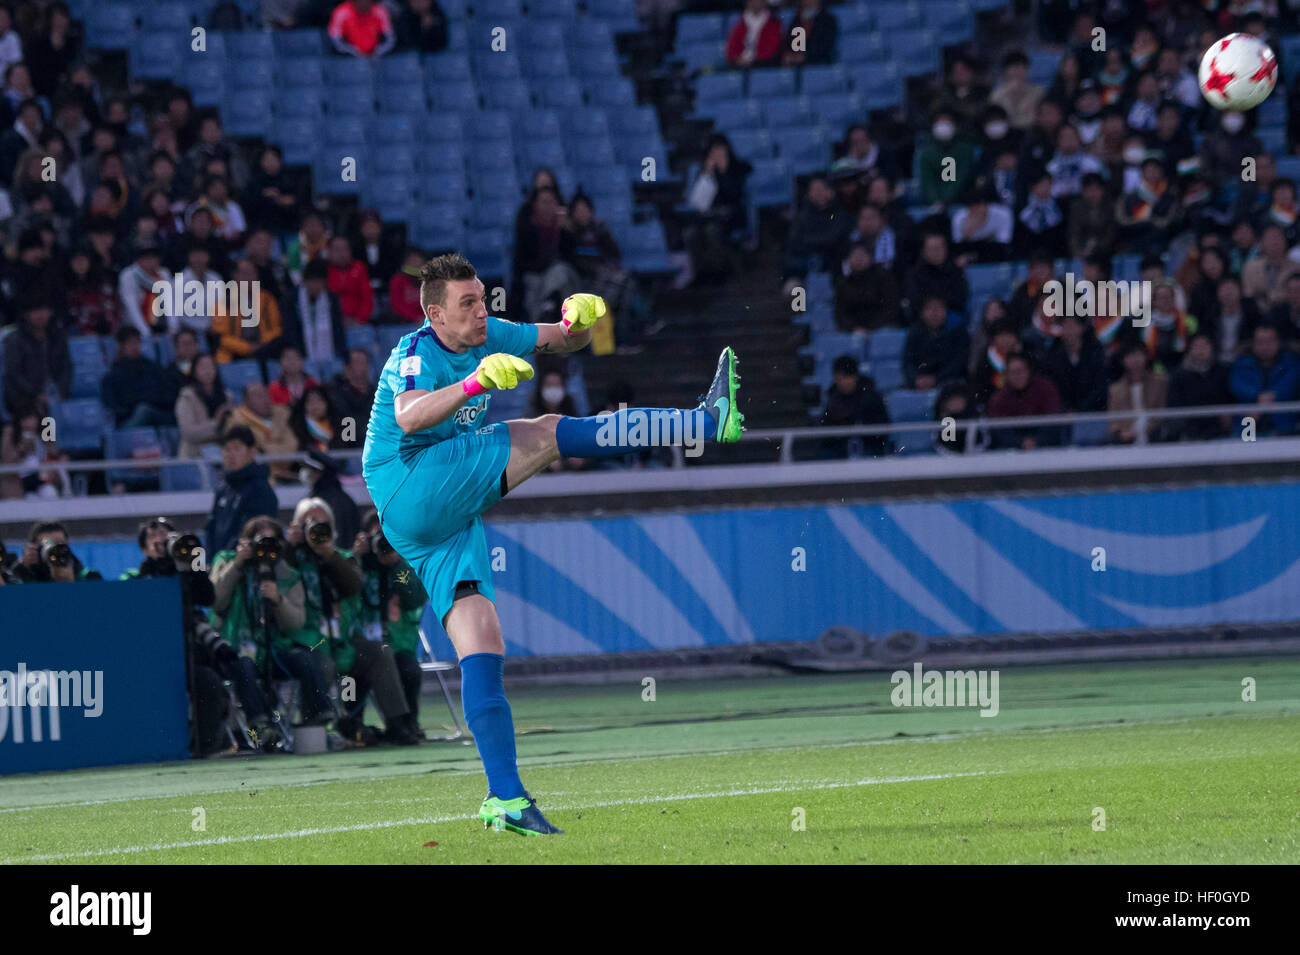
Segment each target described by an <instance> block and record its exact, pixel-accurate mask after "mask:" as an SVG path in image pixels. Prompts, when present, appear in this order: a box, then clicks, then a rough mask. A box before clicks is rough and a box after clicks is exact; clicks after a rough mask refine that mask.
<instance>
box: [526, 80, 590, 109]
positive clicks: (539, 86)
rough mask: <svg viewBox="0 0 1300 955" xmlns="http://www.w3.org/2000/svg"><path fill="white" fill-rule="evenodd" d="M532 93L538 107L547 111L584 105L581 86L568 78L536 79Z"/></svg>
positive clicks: (584, 99) (584, 100)
mask: <svg viewBox="0 0 1300 955" xmlns="http://www.w3.org/2000/svg"><path fill="white" fill-rule="evenodd" d="M533 91H534V93H535V94H536V96H537V103H538V105H539V106H542V107H544V108H547V109H576V108H579V107H582V106H585V105H586V93H585V91H584V90H583V88H582V84H581V83H579V82H578V81H577V80H576V79H573V78H572V77H569V76H563V77H546V78H541V79H538V80H536V81H535V82H534V84H533Z"/></svg>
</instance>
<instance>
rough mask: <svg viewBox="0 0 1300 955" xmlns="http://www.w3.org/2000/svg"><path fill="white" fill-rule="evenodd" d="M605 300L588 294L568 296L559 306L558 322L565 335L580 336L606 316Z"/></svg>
mask: <svg viewBox="0 0 1300 955" xmlns="http://www.w3.org/2000/svg"><path fill="white" fill-rule="evenodd" d="M608 312H609V308H608V307H607V306H606V305H605V300H604V299H603V298H601V297H600V296H599V295H592V294H591V293H590V292H579V293H578V294H577V295H570V296H569V297H568V298H566V299H565V300H564V304H562V305H561V306H560V321H562V322H563V323H564V333H565V334H566V335H581V334H582V333H583V332H585V331H587V330H588V329H589V328H591V326H592V325H595V324H596V323H597V322H598V321H600V320H601V319H602V318H604V317H605V315H606V314H608Z"/></svg>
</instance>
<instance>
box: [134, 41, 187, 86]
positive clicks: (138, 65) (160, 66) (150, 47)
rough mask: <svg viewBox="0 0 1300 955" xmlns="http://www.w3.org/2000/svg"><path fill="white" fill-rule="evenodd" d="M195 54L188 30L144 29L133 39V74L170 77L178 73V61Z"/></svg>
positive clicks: (152, 78) (144, 76)
mask: <svg viewBox="0 0 1300 955" xmlns="http://www.w3.org/2000/svg"><path fill="white" fill-rule="evenodd" d="M195 55H198V54H193V53H190V49H189V33H188V32H185V33H170V32H165V31H159V30H154V29H150V30H147V31H143V32H141V33H137V34H136V35H135V37H134V38H133V39H132V41H131V75H132V76H134V77H137V78H139V79H146V80H164V79H170V78H172V77H174V76H175V75H176V64H177V63H183V62H184V58H185V57H187V56H195Z"/></svg>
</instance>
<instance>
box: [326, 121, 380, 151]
mask: <svg viewBox="0 0 1300 955" xmlns="http://www.w3.org/2000/svg"><path fill="white" fill-rule="evenodd" d="M321 131H322V133H323V134H324V135H323V139H324V142H325V144H326V145H332V146H358V147H361V146H364V145H366V144H368V143H369V141H370V140H369V135H368V133H367V131H366V117H363V116H359V115H358V116H337V115H333V116H328V117H326V119H325V122H324V123H323V124H322V126H321Z"/></svg>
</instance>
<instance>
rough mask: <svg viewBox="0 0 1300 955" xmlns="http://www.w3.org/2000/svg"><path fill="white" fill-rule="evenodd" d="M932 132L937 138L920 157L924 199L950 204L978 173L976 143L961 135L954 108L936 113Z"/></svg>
mask: <svg viewBox="0 0 1300 955" xmlns="http://www.w3.org/2000/svg"><path fill="white" fill-rule="evenodd" d="M930 133H931V134H932V135H933V137H934V138H933V139H932V140H931V141H930V142H928V143H926V145H925V146H924V148H922V150H921V155H920V159H919V165H920V179H921V201H922V202H924V203H925V204H926V205H932V206H934V205H944V206H946V205H949V204H950V203H953V202H956V201H957V198H958V197H959V196H961V194H962V193H963V192H965V191H966V189H967V188H968V187H969V185H970V182H971V179H972V177H973V176H974V174H975V147H974V146H972V145H971V144H970V143H969V142H967V141H966V140H965V139H963V138H961V137H959V136H958V135H957V114H956V113H954V112H952V111H951V110H946V109H941V110H939V111H938V112H936V113H935V115H934V122H933V123H932V124H931V126H930ZM949 160H952V162H949ZM948 170H951V173H949V172H948Z"/></svg>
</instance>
